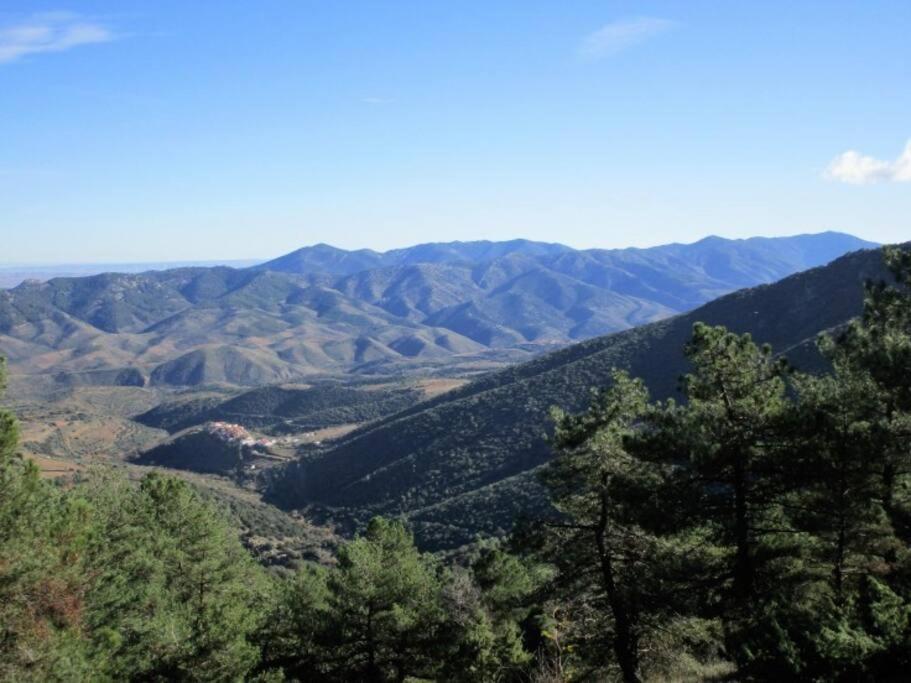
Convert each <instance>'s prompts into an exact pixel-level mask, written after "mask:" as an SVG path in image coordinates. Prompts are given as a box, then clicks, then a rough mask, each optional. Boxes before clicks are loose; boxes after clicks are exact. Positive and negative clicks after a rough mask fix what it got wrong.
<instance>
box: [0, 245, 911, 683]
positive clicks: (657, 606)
mask: <svg viewBox="0 0 911 683" xmlns="http://www.w3.org/2000/svg"><path fill="white" fill-rule="evenodd" d="M885 258H886V262H887V263H888V265H889V266H890V268H891V269H892V271H893V273H894V275H895V280H894V283H892V284H883V283H879V284H876V283H871V284H870V285H869V286H868V288H867V296H866V302H865V305H864V311H863V315H862V316H861V317H860V318H858V319H857V320H855V321H854V322H852V323H851V324H850V325H848V326H847V327H846V328H843V329H840V330H838V331H837V332H836V333H833V334H831V335H828V336H823V337H822V338H820V340H819V347H820V350H821V351H822V352H823V354H824V356H825V358H826V359H827V361H828V368H827V369H826V370H825V371H823V372H818V373H816V374H812V375H811V374H805V373H801V372H799V371H797V370H796V369H794V368H792V367H790V366H789V364H788V363H787V362H786V361H785V360H783V359H782V358H781V357H779V356H777V355H776V354H775V352H774V349H772V348H770V347H768V346H760V345H757V344H756V343H755V342H754V341H753V340H752V339H751V337H750V336H749V335H737V334H733V333H731V332H729V331H728V330H726V329H725V328H723V327H720V326H711V325H706V324H697V325H695V326H694V328H693V330H692V335H691V338H690V340H689V342H688V343H687V345H686V355H687V358H688V359H689V362H690V372H689V373H688V374H687V375H686V376H685V377H683V378H682V380H681V388H682V391H683V396H684V400H682V401H679V402H678V401H673V400H661V401H654V400H652V399H651V398H650V397H649V395H648V392H647V390H646V388H645V385H644V383H643V382H642V381H641V380H639V379H637V378H635V377H632V376H630V375H628V374H626V373H624V372H621V371H617V372H615V373H614V376H613V381H612V383H611V385H610V386H608V387H606V388H604V389H603V390H601V391H599V392H597V393H595V394H593V396H592V401H591V404H590V406H589V408H588V409H587V410H584V411H582V412H578V413H564V412H562V411H561V410H559V409H557V408H555V409H554V413H553V419H554V421H555V424H556V431H555V436H554V438H553V440H552V443H551V447H552V449H553V453H554V457H553V458H552V459H551V461H550V463H549V464H548V465H547V466H546V467H545V468H543V474H542V477H541V480H542V484H543V485H544V487H545V489H546V490H547V492H548V494H549V496H550V500H551V503H552V504H553V507H554V508H555V510H556V511H557V512H558V514H556V515H554V516H551V517H546V518H539V519H530V520H528V522H527V523H525V524H520V525H519V526H518V527H517V528H516V530H515V531H514V532H513V534H512V536H511V537H509V538H508V539H503V540H489V541H484V542H478V543H475V544H473V545H471V546H469V547H466V548H463V549H462V550H461V551H460V552H458V553H452V554H449V555H448V556H446V557H441V556H437V555H432V554H429V553H424V552H421V551H420V550H419V549H418V548H417V547H416V546H415V544H414V541H413V537H412V535H411V533H410V531H409V529H408V528H407V527H406V525H405V524H403V523H402V522H401V521H398V520H394V519H383V518H375V519H373V521H371V522H370V523H369V525H367V526H366V527H365V528H364V529H363V530H362V532H361V534H360V535H358V536H356V537H355V538H354V539H353V540H350V541H349V542H348V543H346V544H344V545H342V547H341V548H340V549H339V551H338V554H337V557H336V558H335V560H334V561H333V562H331V563H326V564H302V565H301V566H300V567H299V568H297V569H296V570H295V571H293V572H290V571H284V570H277V569H267V568H265V567H261V566H259V565H258V564H256V562H255V561H254V560H253V559H252V558H251V557H250V555H249V554H248V553H247V551H246V550H245V549H244V547H243V546H242V545H241V543H240V540H239V538H238V534H237V532H236V530H235V529H233V528H232V527H231V525H230V523H229V522H228V521H227V519H228V518H227V517H226V516H224V513H223V511H222V510H220V509H219V508H218V507H217V506H215V505H214V504H213V503H211V502H209V501H207V500H206V499H204V498H203V497H201V496H200V495H199V494H198V493H197V492H196V491H195V490H194V489H193V488H192V487H191V486H190V485H189V484H187V483H185V482H183V481H182V480H179V479H174V478H169V477H166V476H162V475H160V474H149V475H147V476H146V477H145V478H144V479H143V480H142V481H141V482H139V483H134V482H129V481H127V480H125V479H120V478H118V477H117V476H115V475H112V474H110V473H107V472H104V471H99V472H94V473H91V474H89V475H86V476H81V477H80V478H79V479H78V480H77V481H75V482H74V483H72V485H68V486H65V487H62V486H57V485H54V484H52V483H49V482H47V481H45V480H42V479H41V478H40V477H39V476H38V471H37V468H36V467H35V466H34V465H33V464H31V463H29V462H27V461H25V460H23V459H22V458H20V457H18V456H17V455H16V450H17V446H16V443H17V428H16V422H15V419H14V418H13V416H12V415H10V414H8V413H3V414H2V415H0V678H3V679H4V680H16V681H20V680H102V681H103V680H260V681H282V680H291V681H295V680H297V681H349V680H355V681H370V682H380V681H406V680H410V681H416V680H436V681H460V680H464V681H536V682H540V683H544V682H554V683H556V682H558V681H575V680H585V681H588V680H596V681H597V680H608V681H609V680H623V681H649V680H719V681H720V680H731V681H734V680H736V681H749V680H771V679H782V680H795V679H799V680H819V681H823V680H826V681H827V680H843V681H857V680H870V681H874V680H876V681H882V680H902V679H905V678H906V676H907V670H908V667H909V666H911V446H909V443H911V441H909V437H911V287H909V283H911V251H908V250H902V249H897V248H890V249H887V250H886V251H885Z"/></svg>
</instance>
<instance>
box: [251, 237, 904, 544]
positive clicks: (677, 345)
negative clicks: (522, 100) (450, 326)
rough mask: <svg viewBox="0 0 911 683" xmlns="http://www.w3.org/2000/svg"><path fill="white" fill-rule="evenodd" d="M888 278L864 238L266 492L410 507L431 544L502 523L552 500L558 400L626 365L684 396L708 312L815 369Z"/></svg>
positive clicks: (426, 419)
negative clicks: (873, 284) (549, 472)
mask: <svg viewBox="0 0 911 683" xmlns="http://www.w3.org/2000/svg"><path fill="white" fill-rule="evenodd" d="M887 278H888V273H887V271H886V269H885V267H884V265H883V262H882V257H881V254H880V252H879V250H872V251H860V252H856V253H852V254H849V255H846V256H844V257H842V258H839V259H837V260H835V261H834V262H832V263H831V264H829V265H827V266H824V267H819V268H815V269H811V270H808V271H806V272H802V273H798V274H795V275H792V276H790V277H787V278H785V279H783V280H781V281H779V282H776V283H774V284H771V285H763V286H759V287H755V288H751V289H745V290H741V291H737V292H735V293H732V294H729V295H727V296H723V297H721V298H719V299H717V300H715V301H712V302H710V303H708V304H706V305H704V306H701V307H699V308H697V309H696V310H693V311H690V312H689V313H686V314H683V315H678V316H675V317H673V318H670V319H667V320H663V321H660V322H655V323H651V324H647V325H643V326H641V327H637V328H635V329H632V330H627V331H624V332H619V333H616V334H612V335H608V336H604V337H599V338H596V339H591V340H588V341H585V342H582V343H579V344H575V345H572V346H569V347H568V348H565V349H562V350H559V351H556V352H554V353H550V354H546V355H542V356H540V357H538V358H536V359H534V360H532V361H530V362H527V363H523V364H519V365H516V366H513V367H510V368H507V369H504V370H501V371H498V372H493V373H489V374H487V375H485V376H483V377H481V378H479V379H477V380H475V381H473V382H471V383H469V384H467V385H465V386H463V387H461V388H458V389H455V390H453V391H450V392H448V393H445V394H443V395H441V396H439V397H438V398H436V399H433V400H430V401H425V402H423V403H419V404H417V405H415V406H413V407H410V408H408V409H406V410H404V411H401V412H399V413H396V414H393V415H391V416H388V417H386V418H384V419H380V420H378V421H376V422H373V423H371V424H368V425H366V426H365V427H363V428H361V429H359V430H357V431H355V432H353V433H351V434H349V435H348V436H346V437H344V438H343V439H341V440H340V441H339V442H338V443H337V444H336V445H335V446H334V447H332V448H329V449H326V450H324V451H323V452H321V453H319V454H317V455H315V456H314V455H312V454H311V455H309V456H308V457H306V458H302V459H301V460H300V461H298V462H296V463H293V464H291V465H289V466H287V467H286V468H285V469H284V470H283V471H282V472H281V474H280V475H279V476H277V477H276V478H275V479H274V480H273V481H272V482H271V484H270V487H269V491H268V495H269V498H270V499H271V500H272V501H273V502H275V503H277V504H279V505H281V506H284V507H286V508H296V509H306V510H307V513H308V515H309V516H311V517H313V518H315V519H318V520H322V521H331V522H334V523H336V524H339V525H341V526H342V527H345V526H347V527H348V528H349V529H351V528H354V527H356V526H358V525H360V524H363V523H364V522H365V521H366V520H367V519H369V518H370V516H372V515H375V514H383V515H391V516H403V517H405V518H407V520H408V521H409V523H410V525H411V526H412V527H413V528H414V530H415V533H416V535H417V538H418V539H419V541H420V542H421V544H422V545H424V546H425V547H427V548H433V549H439V548H452V547H455V546H458V545H461V544H463V543H466V542H469V541H471V540H473V539H474V538H475V536H476V535H477V534H498V533H502V532H503V531H505V530H507V529H508V528H509V527H510V526H511V525H512V523H513V522H514V521H515V520H516V519H517V518H519V517H521V516H522V515H527V514H541V513H543V512H544V511H545V509H546V503H545V500H546V497H545V496H544V495H543V491H542V490H541V488H540V487H539V485H538V483H537V479H536V475H535V472H536V470H537V468H538V467H540V466H541V465H542V464H543V463H545V462H546V461H547V460H548V459H549V457H550V449H549V447H548V445H547V432H548V422H549V420H548V411H549V408H550V407H551V406H561V407H563V408H565V409H569V410H578V409H581V408H582V407H583V406H584V405H585V403H586V402H587V401H588V400H589V397H590V391H591V389H592V388H595V387H602V386H605V385H606V384H607V383H608V381H609V377H610V373H611V371H612V369H613V368H615V367H619V368H625V369H628V370H629V371H630V372H631V373H632V374H634V375H635V376H639V377H642V378H643V379H644V380H645V382H646V384H647V386H648V387H649V389H650V391H651V393H652V396H653V397H656V398H660V399H663V398H668V397H671V396H674V395H675V394H676V389H677V380H678V378H679V377H680V376H681V375H682V374H683V373H685V372H686V370H687V364H686V360H685V358H684V355H683V347H684V345H685V343H686V342H687V340H688V338H689V336H690V334H691V331H692V327H693V324H694V323H695V322H697V321H701V322H706V323H709V324H716V325H717V324H720V325H725V326H727V327H728V328H729V329H731V330H733V331H736V332H738V333H743V332H749V333H751V334H752V335H753V337H754V338H755V339H756V340H757V341H758V342H760V343H769V344H771V345H772V347H773V349H774V350H775V351H777V352H781V353H784V354H786V355H787V356H788V357H789V359H790V360H791V361H792V363H793V364H794V365H796V366H797V367H799V368H802V369H805V370H812V369H814V368H818V367H820V364H821V363H823V360H822V358H821V357H820V356H819V355H818V353H817V352H816V348H815V343H814V342H815V340H816V338H817V336H818V335H819V334H820V333H822V332H824V331H826V330H831V329H833V328H837V327H839V326H840V325H843V324H844V323H846V322H847V321H848V320H850V319H851V318H853V317H855V316H856V315H858V314H859V313H860V311H861V308H862V303H863V284H864V282H865V281H867V280H883V279H887Z"/></svg>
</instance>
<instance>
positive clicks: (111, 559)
mask: <svg viewBox="0 0 911 683" xmlns="http://www.w3.org/2000/svg"><path fill="white" fill-rule="evenodd" d="M78 493H79V495H82V496H84V497H85V498H86V499H87V500H88V501H89V502H90V504H91V505H92V507H93V508H94V516H95V525H96V529H97V532H96V535H95V542H94V543H92V544H91V546H90V550H89V553H88V557H87V560H86V562H87V565H88V571H89V572H91V573H93V574H94V575H95V577H96V578H95V581H94V583H93V586H92V590H91V592H90V593H89V595H88V602H89V610H88V621H89V624H90V627H91V629H92V633H93V644H94V657H95V658H96V661H97V662H98V664H97V666H98V667H99V669H100V670H101V671H104V672H105V673H106V675H108V676H110V677H112V678H115V679H125V678H134V679H135V678H146V679H149V678H152V679H156V678H158V679H162V678H163V679H175V678H179V679H184V680H229V679H237V678H241V677H243V676H244V675H245V674H246V673H247V672H248V671H250V670H251V669H252V667H253V666H254V665H255V664H256V662H257V659H258V652H257V650H256V648H255V646H254V645H253V643H252V633H253V632H254V630H255V629H257V628H258V627H259V620H260V618H261V614H260V608H259V603H260V601H261V600H262V599H263V583H262V577H261V571H260V570H259V569H258V568H257V567H256V566H255V564H254V563H253V560H252V558H251V557H250V555H249V554H248V553H247V551H246V550H245V549H244V548H243V546H242V545H241V544H240V541H239V538H238V536H237V533H236V532H235V531H234V530H233V529H231V528H230V526H229V525H228V524H227V523H226V521H225V520H224V518H223V515H222V514H221V513H220V512H219V511H218V510H215V509H213V508H212V507H211V506H210V505H209V504H207V503H206V502H204V501H203V500H201V499H200V497H199V495H198V494H197V493H196V492H194V491H193V489H192V488H190V486H189V485H188V484H187V483H186V482H184V481H181V480H179V479H175V478H172V477H165V476H162V475H159V474H149V475H147V476H146V477H145V478H144V479H143V480H142V482H141V483H140V485H139V486H138V487H136V486H134V485H132V484H131V483H130V482H127V481H125V480H123V479H119V478H117V477H113V476H101V477H99V478H97V479H95V480H93V481H92V482H90V483H89V484H87V485H86V486H84V487H82V488H81V489H80V490H79V491H78Z"/></svg>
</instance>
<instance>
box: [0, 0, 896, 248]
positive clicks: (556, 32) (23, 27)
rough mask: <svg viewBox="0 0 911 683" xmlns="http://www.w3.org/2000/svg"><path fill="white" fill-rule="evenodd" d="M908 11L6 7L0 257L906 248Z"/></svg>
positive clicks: (0, 107) (333, 3) (843, 5)
mask: <svg viewBox="0 0 911 683" xmlns="http://www.w3.org/2000/svg"><path fill="white" fill-rule="evenodd" d="M909 35H911V2H908V0H896V1H894V2H889V1H880V2H877V1H875V0H867V1H857V2H844V1H839V0H826V1H824V2H823V1H820V2H812V1H801V2H793V1H789V2H776V1H768V0H767V1H763V2H758V1H757V2H747V1H746V0H743V1H738V2H717V1H711V2H700V1H698V0H696V1H694V0H687V1H683V0H680V1H679V2H647V1H640V2H606V1H601V2H587V1H584V0H578V1H570V2H553V1H547V2H543V1H542V2H538V1H535V0H499V1H496V2H491V1H490V0H487V1H478V2H475V1H470V0H458V2H456V1H455V0H451V1H449V2H443V1H442V0H440V1H436V0H416V1H413V2H412V1H405V0H389V1H388V2H385V1H384V2H379V1H367V0H364V1H354V0H349V1H343V0H309V1H308V0H257V2H186V1H185V0H184V1H181V2H174V1H167V0H154V1H153V0H148V1H144V2H140V1H131V0H118V1H117V2H69V3H66V4H47V5H45V4H43V3H40V2H34V1H29V2H16V1H15V0H13V2H9V1H8V0H7V1H6V2H4V3H2V5H0V235H2V243H3V245H4V247H3V249H4V253H3V254H2V255H0V261H3V262H112V261H115V262H116V261H145V260H148V261H161V260H188V259H227V258H251V257H269V256H274V255H277V254H280V253H283V252H286V251H290V250H292V249H294V248H297V247H299V246H303V245H305V244H311V243H315V242H328V243H331V244H335V245H338V246H342V247H347V248H355V247H371V248H375V249H387V248H391V247H397V246H404V245H408V244H412V243H417V242H424V241H448V240H457V239H459V240H468V239H508V238H513V237H526V238H530V239H538V240H546V241H559V242H564V243H567V244H571V245H573V246H579V247H617V246H629V245H638V246H646V245H652V244H659V243H665V242H670V241H692V240H695V239H699V238H700V237H702V236H705V235H707V234H720V235H724V236H730V237H746V236H750V235H755V234H763V235H776V234H793V233H798V232H815V231H820V230H827V229H836V230H844V231H847V232H852V233H854V234H857V235H859V236H862V237H866V238H869V239H873V240H877V241H881V242H888V241H897V240H907V239H911V148H909V149H908V151H905V150H906V145H907V143H908V141H909V139H911V40H909Z"/></svg>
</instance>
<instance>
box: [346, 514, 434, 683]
mask: <svg viewBox="0 0 911 683" xmlns="http://www.w3.org/2000/svg"><path fill="white" fill-rule="evenodd" d="M328 587H329V599H328V603H329V610H330V614H331V622H330V637H331V638H332V642H333V644H334V645H333V648H332V652H331V656H332V661H331V662H330V670H331V671H332V673H333V674H335V675H337V676H341V677H342V678H345V679H346V680H351V679H358V680H363V681H368V682H369V683H375V682H380V681H404V680H405V679H406V678H408V677H421V678H433V677H434V676H435V675H436V673H437V672H438V671H439V669H440V666H441V664H442V662H443V661H445V659H446V657H447V648H448V647H449V644H448V643H445V642H442V641H441V637H440V636H441V634H442V633H443V631H444V622H445V620H446V614H445V612H444V611H443V605H442V602H441V584H440V579H439V577H438V573H437V567H436V566H435V565H434V563H433V562H432V561H431V560H430V559H429V558H428V557H426V556H423V555H421V553H419V552H418V550H417V549H416V548H415V547H414V539H413V537H412V536H411V534H410V533H409V532H408V530H407V529H406V528H405V527H404V525H403V524H402V523H400V522H395V521H388V520H385V519H382V518H375V519H373V520H372V521H371V522H370V524H369V525H368V527H367V530H366V532H365V534H364V535H363V536H360V537H358V538H356V539H354V540H353V541H351V542H350V543H347V544H345V545H344V546H342V548H341V550H340V551H339V561H338V568H337V570H336V571H334V572H332V573H331V574H330V577H329V581H328Z"/></svg>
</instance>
